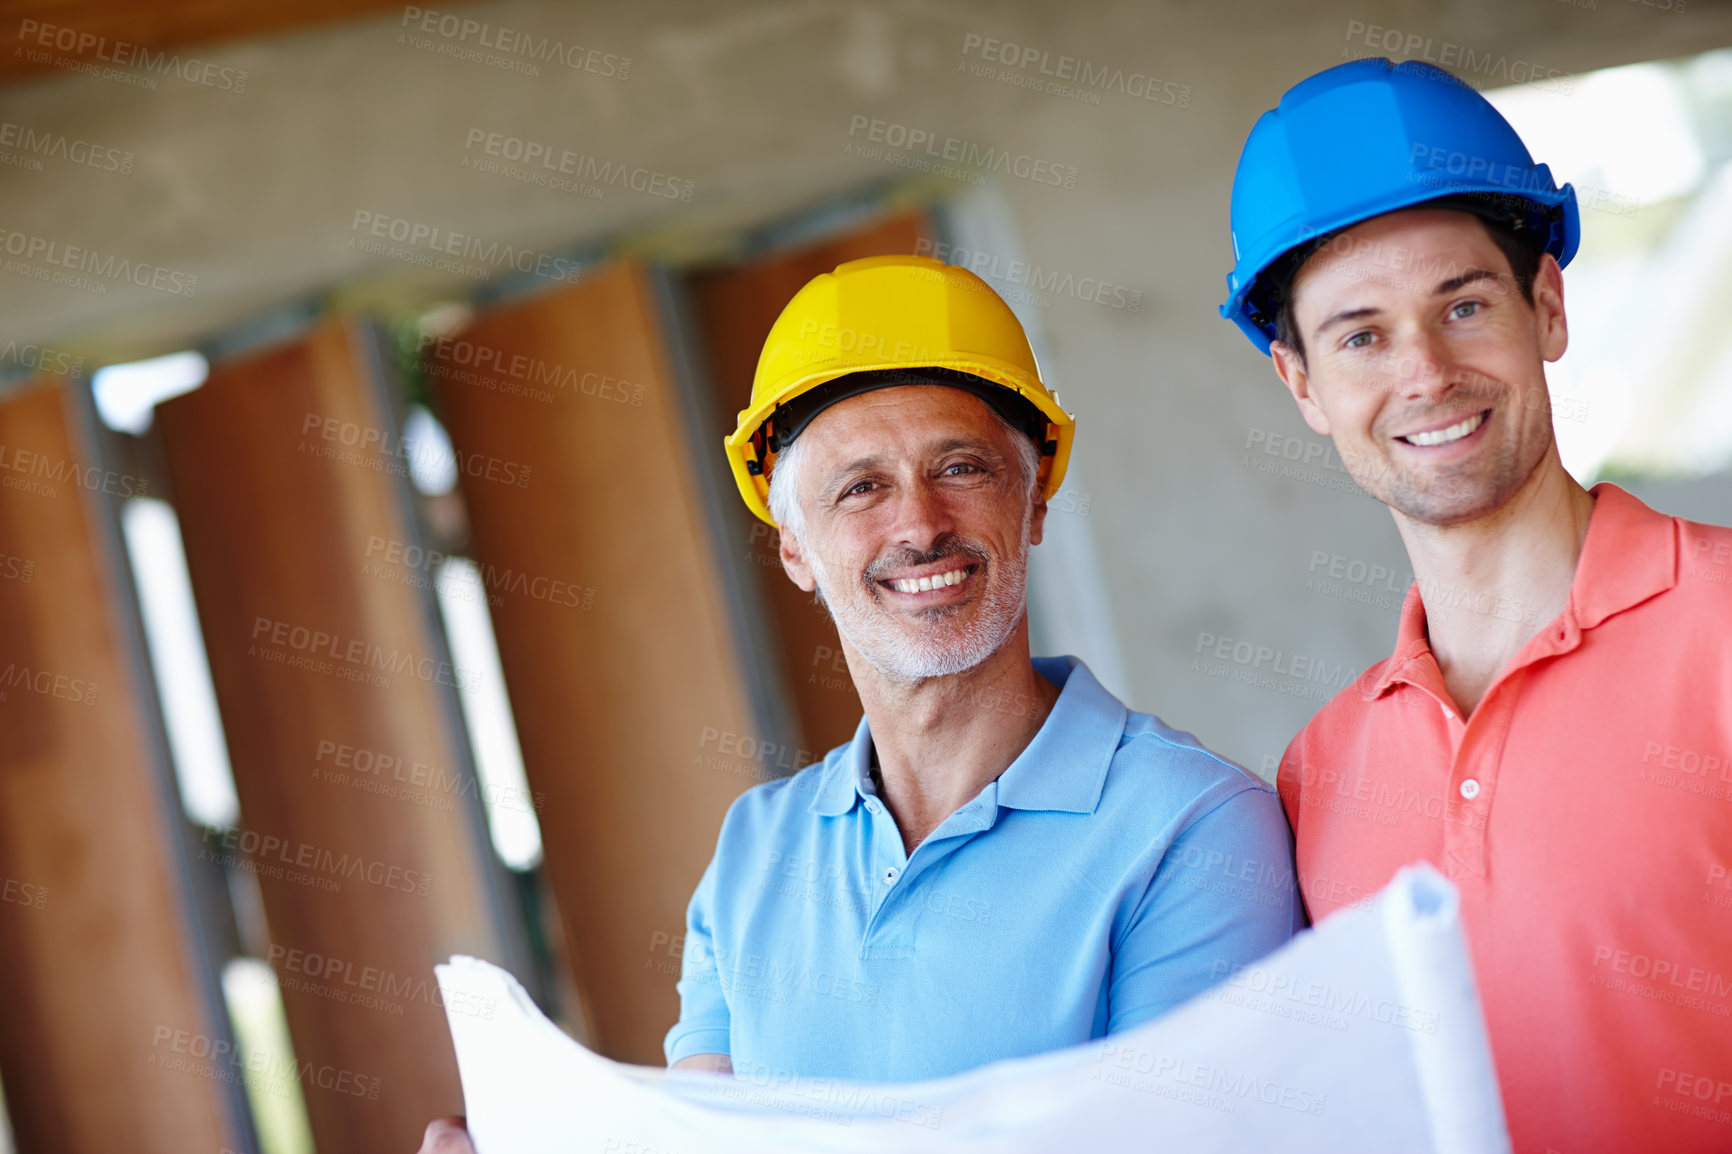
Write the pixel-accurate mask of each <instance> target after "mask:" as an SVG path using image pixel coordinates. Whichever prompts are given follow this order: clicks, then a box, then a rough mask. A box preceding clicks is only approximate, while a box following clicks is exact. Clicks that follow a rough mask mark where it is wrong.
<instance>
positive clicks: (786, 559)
mask: <svg viewBox="0 0 1732 1154" xmlns="http://www.w3.org/2000/svg"><path fill="white" fill-rule="evenodd" d="M778 528H779V530H780V540H781V543H780V545H779V546H778V548H777V551H778V552H779V553H780V554H781V556H782V569H783V571H784V572H786V573H787V574H788V580H790V581H792V582H793V583H794V584H796V585H798V586H799V587H800V588H801V589H802V590H804V591H805V592H807V593H810V592H812V590H814V589H816V588H817V587H818V579H817V578H816V577H814V576H813V575H812V566H811V563H810V562H808V561H807V560H806V550H805V547H804V546H803V545H801V543H800V538H799V536H798V535H797V534H795V532H794V531H793V530H792V529H790V528H788V527H787V526H786V525H782V526H779V527H778Z"/></svg>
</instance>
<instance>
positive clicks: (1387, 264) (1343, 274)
mask: <svg viewBox="0 0 1732 1154" xmlns="http://www.w3.org/2000/svg"><path fill="white" fill-rule="evenodd" d="M1475 268H1486V269H1491V270H1492V271H1494V272H1500V273H1501V272H1508V271H1509V263H1508V261H1506V260H1505V259H1504V256H1503V251H1502V250H1501V249H1499V248H1498V246H1497V242H1496V241H1494V240H1492V238H1491V233H1490V232H1489V231H1488V230H1487V229H1486V226H1485V225H1484V224H1483V223H1482V222H1481V221H1480V219H1479V218H1478V217H1476V216H1474V215H1473V214H1472V213H1470V212H1464V211H1461V210H1459V209H1446V208H1412V209H1404V210H1402V211H1400V212H1390V213H1385V214H1384V215H1382V216H1376V217H1372V218H1371V219H1370V220H1368V221H1365V222H1363V223H1361V224H1357V225H1355V226H1354V227H1352V228H1350V229H1347V230H1345V231H1344V232H1341V233H1339V234H1337V235H1336V236H1335V237H1334V238H1332V239H1331V240H1330V241H1329V242H1328V243H1327V244H1325V245H1324V246H1323V247H1322V248H1320V249H1319V250H1318V251H1317V252H1316V253H1314V254H1313V255H1312V256H1311V258H1310V259H1309V260H1307V261H1306V262H1305V264H1304V265H1303V266H1302V267H1301V268H1300V270H1299V273H1298V275H1297V276H1295V277H1294V278H1293V287H1292V292H1293V305H1294V309H1295V311H1304V312H1307V313H1309V312H1312V311H1314V310H1316V309H1321V308H1325V307H1327V305H1328V303H1329V302H1330V301H1331V300H1333V299H1336V298H1339V297H1341V296H1342V295H1344V294H1350V293H1354V292H1363V293H1366V294H1371V293H1377V294H1380V295H1383V294H1389V293H1391V292H1407V293H1414V294H1417V295H1421V296H1429V295H1431V293H1432V292H1433V291H1434V290H1435V289H1436V288H1437V286H1438V285H1439V284H1441V283H1442V282H1444V281H1447V280H1449V279H1451V278H1452V277H1457V276H1460V275H1461V274H1462V273H1464V272H1467V271H1468V270H1470V269H1475Z"/></svg>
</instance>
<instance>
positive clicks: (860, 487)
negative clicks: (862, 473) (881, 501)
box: [842, 481, 872, 497]
mask: <svg viewBox="0 0 1732 1154" xmlns="http://www.w3.org/2000/svg"><path fill="white" fill-rule="evenodd" d="M871 491H872V482H871V481H856V482H854V483H853V484H852V485H850V486H848V488H846V489H845V490H843V492H842V495H843V496H844V497H857V496H859V495H860V494H862V493H870V492H871Z"/></svg>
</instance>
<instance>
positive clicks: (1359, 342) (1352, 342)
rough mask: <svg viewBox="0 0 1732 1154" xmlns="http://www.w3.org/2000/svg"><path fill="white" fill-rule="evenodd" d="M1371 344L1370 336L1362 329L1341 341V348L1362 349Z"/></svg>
mask: <svg viewBox="0 0 1732 1154" xmlns="http://www.w3.org/2000/svg"><path fill="white" fill-rule="evenodd" d="M1370 343H1371V334H1370V333H1369V332H1367V331H1365V330H1363V329H1361V330H1360V331H1359V332H1356V333H1354V334H1353V335H1352V336H1350V337H1348V338H1347V339H1346V340H1344V341H1342V342H1341V344H1342V347H1343V348H1349V349H1362V348H1364V347H1365V346H1367V345H1369V344H1370Z"/></svg>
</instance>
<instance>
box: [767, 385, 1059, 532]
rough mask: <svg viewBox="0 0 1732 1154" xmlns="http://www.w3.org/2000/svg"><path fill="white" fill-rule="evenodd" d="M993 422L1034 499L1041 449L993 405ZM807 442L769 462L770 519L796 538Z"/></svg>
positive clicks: (802, 520)
mask: <svg viewBox="0 0 1732 1154" xmlns="http://www.w3.org/2000/svg"><path fill="white" fill-rule="evenodd" d="M986 409H987V411H988V412H989V413H991V414H992V418H993V420H995V421H997V422H998V423H999V424H1000V425H1003V426H1004V427H1005V429H1007V430H1008V431H1009V432H1010V442H1011V444H1013V445H1015V446H1016V463H1017V467H1018V469H1019V470H1020V471H1021V473H1022V487H1023V491H1024V493H1026V494H1028V495H1030V496H1032V495H1033V493H1034V487H1035V485H1036V484H1037V483H1038V482H1039V480H1040V449H1039V448H1038V447H1036V445H1035V443H1034V442H1033V441H1031V440H1030V439H1029V437H1028V434H1027V433H1024V432H1023V431H1022V430H1021V429H1019V428H1017V427H1016V426H1015V425H1013V424H1011V423H1010V422H1009V421H1007V420H1005V419H1004V417H1003V415H1002V414H1000V413H999V411H998V410H997V409H995V408H993V407H992V406H991V405H988V406H986ZM805 447H806V440H805V438H803V437H800V438H796V439H795V440H794V443H793V444H791V445H789V446H788V447H787V448H785V449H783V450H782V451H781V452H779V453H777V454H776V456H775V459H774V460H773V461H771V462H770V496H769V502H768V504H769V506H770V516H772V517H774V518H775V519H776V524H777V525H778V526H779V527H781V528H784V529H791V530H792V531H793V533H794V536H796V537H800V536H803V535H804V533H805V529H806V514H805V510H803V509H802V508H801V507H800V495H799V492H798V490H799V484H800V480H799V475H800V463H801V462H802V461H803V460H805V452H804V449H805Z"/></svg>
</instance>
